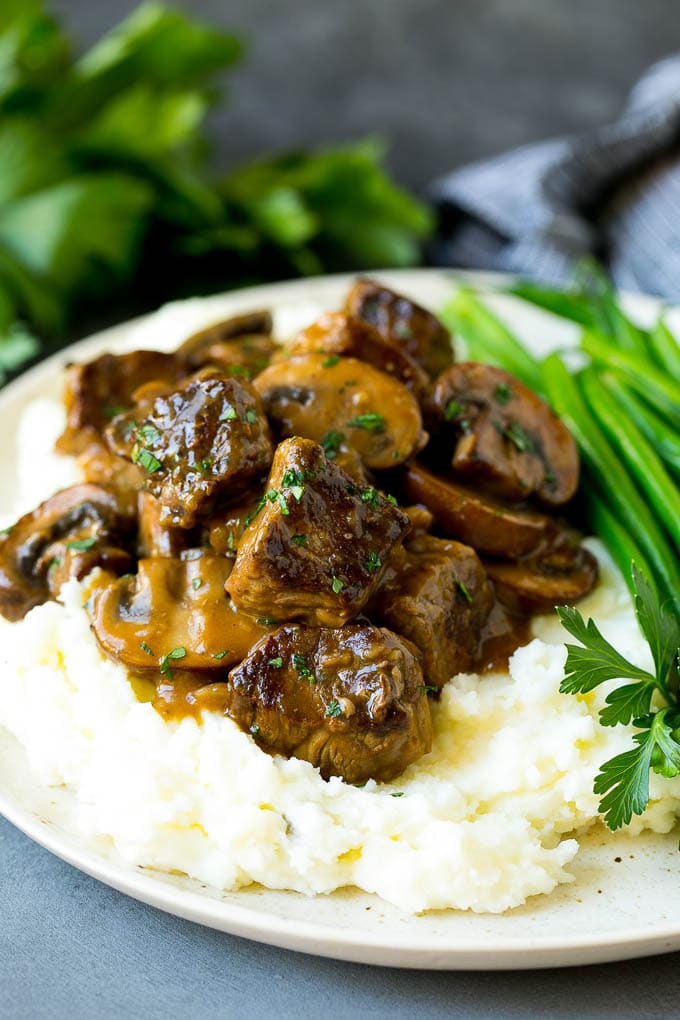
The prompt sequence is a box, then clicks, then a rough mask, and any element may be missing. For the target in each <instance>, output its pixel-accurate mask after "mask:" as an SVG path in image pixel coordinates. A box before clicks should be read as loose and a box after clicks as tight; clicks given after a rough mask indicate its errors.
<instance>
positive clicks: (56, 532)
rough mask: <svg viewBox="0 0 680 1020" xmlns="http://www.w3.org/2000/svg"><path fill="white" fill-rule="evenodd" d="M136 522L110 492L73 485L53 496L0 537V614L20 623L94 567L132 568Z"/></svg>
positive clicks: (119, 570) (95, 487)
mask: <svg viewBox="0 0 680 1020" xmlns="http://www.w3.org/2000/svg"><path fill="white" fill-rule="evenodd" d="M134 524H135V519H134V516H132V515H130V514H128V513H126V512H125V510H124V509H123V510H121V508H120V507H119V504H118V500H117V497H116V493H115V492H113V491H111V490H109V489H104V488H102V487H100V486H97V485H75V486H73V487H72V488H70V489H63V490H62V491H61V492H57V493H56V494H55V495H54V496H51V497H50V498H49V499H47V500H45V502H44V503H41V504H40V506H39V507H38V508H37V509H36V510H33V511H32V512H31V513H29V514H26V515H25V516H24V517H22V518H21V519H20V520H19V521H17V523H16V524H15V525H14V526H13V527H12V528H10V529H9V531H8V532H6V533H5V534H4V535H3V537H2V538H0V613H2V615H3V616H4V617H6V618H7V619H8V620H20V619H21V618H22V617H23V616H25V615H26V613H27V612H28V611H29V609H32V608H33V606H37V605H39V604H40V603H42V602H46V601H47V600H48V599H49V598H51V597H54V596H55V595H57V594H58V593H59V591H60V590H61V587H62V585H63V584H64V582H65V581H67V580H68V579H69V578H72V577H74V578H77V579H78V580H81V579H82V578H83V577H85V576H86V575H87V574H89V573H90V572H91V571H92V570H94V568H95V567H102V568H103V569H104V570H107V571H112V572H113V573H122V572H124V571H126V570H130V568H131V566H132V564H133V560H132V557H131V555H130V553H129V552H128V550H127V546H129V545H131V544H132V533H133V529H134Z"/></svg>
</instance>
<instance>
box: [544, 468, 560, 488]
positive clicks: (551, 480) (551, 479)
mask: <svg viewBox="0 0 680 1020" xmlns="http://www.w3.org/2000/svg"><path fill="white" fill-rule="evenodd" d="M543 481H544V482H545V484H546V485H554V484H555V482H556V481H557V476H556V475H555V474H554V473H553V472H552V471H546V473H545V474H544V475H543Z"/></svg>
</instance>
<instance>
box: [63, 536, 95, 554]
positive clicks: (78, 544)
mask: <svg viewBox="0 0 680 1020" xmlns="http://www.w3.org/2000/svg"><path fill="white" fill-rule="evenodd" d="M96 541H97V539H96V538H74V539H73V541H72V542H67V543H66V545H67V547H68V548H69V549H76V550H77V551H78V552H85V550H86V549H91V548H92V546H93V545H94V544H95V543H96Z"/></svg>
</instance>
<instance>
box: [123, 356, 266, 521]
mask: <svg viewBox="0 0 680 1020" xmlns="http://www.w3.org/2000/svg"><path fill="white" fill-rule="evenodd" d="M106 439H107V442H108V443H109V445H110V447H111V449H112V450H113V451H114V452H115V453H117V454H119V455H120V456H123V457H127V458H128V459H129V460H131V461H132V462H133V463H135V464H137V465H139V466H140V467H141V468H142V469H143V471H144V478H145V485H146V488H147V489H148V490H149V492H151V493H152V494H153V495H154V496H156V497H157V498H158V500H159V501H160V504H161V518H160V520H161V523H162V524H176V525H178V526H179V527H182V528H191V527H193V526H194V525H195V524H196V523H197V522H198V521H199V520H200V519H201V518H205V517H206V516H207V515H208V514H209V513H211V512H212V510H213V509H214V508H215V506H217V505H219V504H220V503H225V502H234V501H235V500H237V499H239V497H242V496H243V493H244V492H245V491H247V489H248V488H249V487H250V485H251V484H253V482H254V481H255V480H256V479H257V478H258V477H259V476H260V475H262V474H263V473H264V472H266V471H267V469H268V468H269V465H270V463H271V459H272V446H271V440H270V436H269V426H268V424H267V420H266V418H265V416H264V412H263V409H262V404H261V402H260V398H259V396H258V394H257V392H256V391H255V390H254V389H253V388H252V386H251V385H250V383H248V382H246V381H245V380H242V379H225V378H224V376H222V375H219V374H217V373H216V372H215V371H214V370H211V369H205V370H204V371H202V372H199V373H198V374H197V375H195V376H192V377H190V378H189V379H188V380H187V381H186V382H184V383H183V384H182V385H181V386H180V387H179V388H178V389H176V390H173V392H171V393H167V394H161V395H158V396H156V397H155V398H154V399H152V400H150V401H149V402H148V403H147V402H145V403H144V404H141V405H139V406H137V407H136V408H135V409H134V410H133V411H130V412H128V413H127V414H122V415H119V416H118V417H117V418H116V419H115V420H114V421H113V422H112V423H111V425H110V426H109V428H108V429H107V431H106Z"/></svg>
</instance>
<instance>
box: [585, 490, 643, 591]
mask: <svg viewBox="0 0 680 1020" xmlns="http://www.w3.org/2000/svg"><path fill="white" fill-rule="evenodd" d="M583 503H584V507H585V511H586V516H587V518H588V523H589V525H590V527H591V528H592V531H593V533H594V534H595V535H598V536H599V538H601V539H602V541H603V542H604V544H605V545H606V547H607V549H608V550H609V552H610V553H611V556H612V559H613V560H614V562H615V563H616V565H617V566H618V568H619V570H620V571H621V573H622V574H623V577H624V580H625V582H626V584H627V585H628V589H629V591H630V593H631V595H633V596H635V595H636V594H637V593H636V590H635V585H634V583H633V574H632V570H631V568H632V566H633V564H635V566H636V567H637V568H638V570H641V571H642V572H643V574H644V575H645V577H647V578H648V579H649V581H650V583H651V584H654V586H655V587H656V585H655V582H654V572H653V571H652V569H651V567H650V566H649V563H648V562H647V560H646V558H645V556H644V554H643V553H642V552H641V551H640V548H639V546H638V545H637V544H636V543H635V542H634V541H633V539H632V538H631V537H630V532H629V531H628V529H627V528H624V527H623V525H622V524H621V522H620V521H619V520H618V518H617V517H616V515H615V514H614V513H612V511H611V510H610V509H609V506H608V505H607V503H606V502H605V501H604V500H603V499H601V497H600V496H598V495H597V493H596V491H595V488H594V486H593V485H592V484H591V485H589V486H588V487H587V489H586V491H585V492H584V493H583Z"/></svg>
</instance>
